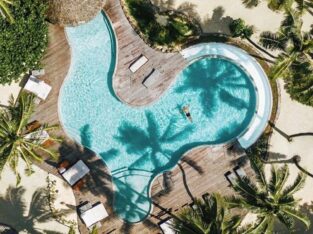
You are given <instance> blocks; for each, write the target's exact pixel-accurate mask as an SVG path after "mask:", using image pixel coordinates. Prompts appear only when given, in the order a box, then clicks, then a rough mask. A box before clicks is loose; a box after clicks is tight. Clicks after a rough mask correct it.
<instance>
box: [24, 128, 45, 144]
mask: <svg viewBox="0 0 313 234" xmlns="http://www.w3.org/2000/svg"><path fill="white" fill-rule="evenodd" d="M24 138H25V139H27V140H36V141H37V143H38V144H43V143H44V142H45V141H47V140H48V139H49V138H50V136H49V133H48V132H47V131H45V130H40V129H38V130H35V131H34V132H31V133H28V134H26V135H25V137H24Z"/></svg>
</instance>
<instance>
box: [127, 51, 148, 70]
mask: <svg viewBox="0 0 313 234" xmlns="http://www.w3.org/2000/svg"><path fill="white" fill-rule="evenodd" d="M146 62H148V59H147V58H146V57H145V56H144V55H141V56H140V57H139V58H138V59H137V60H136V61H135V62H134V63H132V64H131V65H130V67H129V70H131V71H132V72H133V73H135V72H136V71H138V70H139V68H141V67H142V66H143V65H144V64H145V63H146Z"/></svg>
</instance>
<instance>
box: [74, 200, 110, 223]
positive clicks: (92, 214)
mask: <svg viewBox="0 0 313 234" xmlns="http://www.w3.org/2000/svg"><path fill="white" fill-rule="evenodd" d="M108 216H109V215H108V212H107V211H106V209H105V208H104V205H103V204H102V203H98V204H97V205H95V206H93V207H92V208H90V209H88V210H86V211H84V212H83V213H81V214H80V217H81V219H82V220H83V221H84V223H85V224H86V226H87V227H88V228H92V226H93V225H95V224H97V223H98V222H99V221H101V220H103V219H105V218H106V217H108Z"/></svg>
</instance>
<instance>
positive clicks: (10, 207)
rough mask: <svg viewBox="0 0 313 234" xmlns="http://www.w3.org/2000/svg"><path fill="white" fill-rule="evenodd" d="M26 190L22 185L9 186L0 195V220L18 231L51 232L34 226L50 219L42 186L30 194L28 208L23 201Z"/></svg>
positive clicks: (37, 233)
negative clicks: (2, 194) (3, 193)
mask: <svg viewBox="0 0 313 234" xmlns="http://www.w3.org/2000/svg"><path fill="white" fill-rule="evenodd" d="M25 193H26V190H25V188H23V187H11V186H10V187H9V188H8V189H7V191H6V193H5V195H4V196H0V220H1V222H4V223H6V224H9V225H10V226H12V227H14V229H15V230H17V231H18V232H19V233H20V232H26V233H32V234H40V233H51V232H52V230H42V229H38V228H36V227H35V225H36V224H38V223H45V222H48V221H50V220H51V219H52V215H51V213H50V210H49V207H48V202H47V194H46V191H45V189H44V188H39V189H37V190H36V191H35V192H34V193H33V194H32V196H31V200H30V204H29V209H28V205H27V203H26V202H25V198H24V196H25Z"/></svg>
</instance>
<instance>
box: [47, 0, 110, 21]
mask: <svg viewBox="0 0 313 234" xmlns="http://www.w3.org/2000/svg"><path fill="white" fill-rule="evenodd" d="M46 2H47V3H48V5H49V8H48V11H47V17H48V21H49V22H51V23H53V24H59V25H62V26H75V25H79V24H82V23H85V22H88V21H89V20H91V19H92V18H94V17H95V16H96V15H97V14H98V13H99V12H100V11H101V9H103V7H104V4H105V2H106V0H46Z"/></svg>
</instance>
